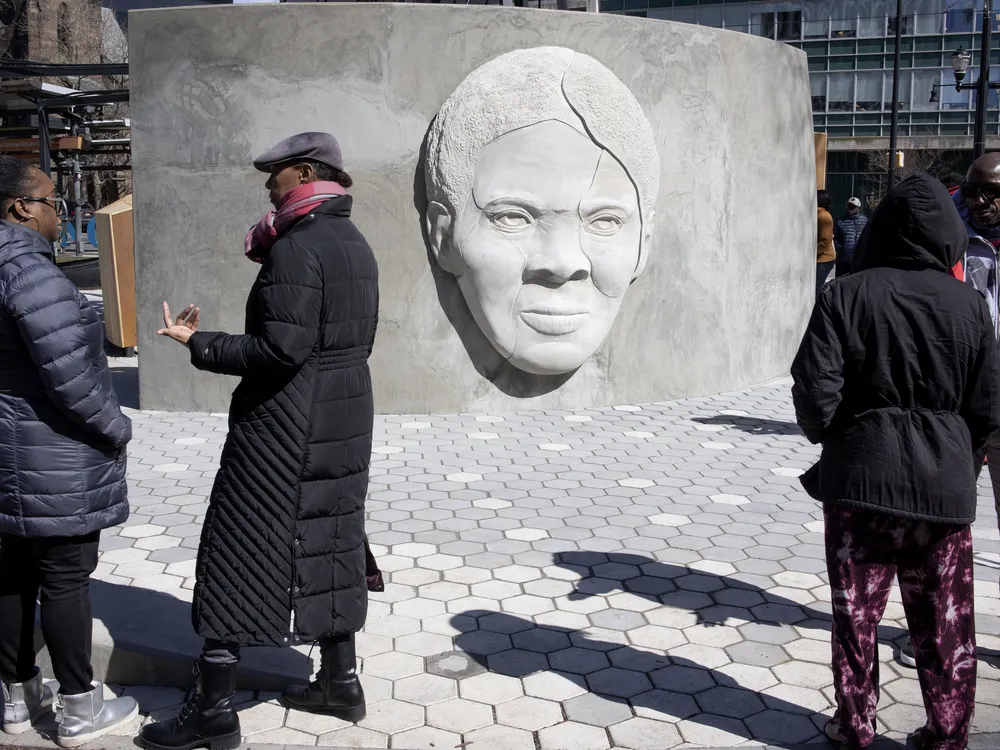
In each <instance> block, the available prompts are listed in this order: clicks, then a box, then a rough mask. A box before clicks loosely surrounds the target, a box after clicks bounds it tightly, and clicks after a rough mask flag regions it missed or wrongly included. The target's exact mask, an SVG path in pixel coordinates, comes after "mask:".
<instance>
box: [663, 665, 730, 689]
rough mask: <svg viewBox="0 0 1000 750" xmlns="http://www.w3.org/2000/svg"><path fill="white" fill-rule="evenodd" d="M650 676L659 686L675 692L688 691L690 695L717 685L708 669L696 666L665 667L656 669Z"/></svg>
mask: <svg viewBox="0 0 1000 750" xmlns="http://www.w3.org/2000/svg"><path fill="white" fill-rule="evenodd" d="M649 677H650V679H651V680H652V681H653V684H654V685H655V686H656V687H658V688H662V689H664V690H670V691H673V692H675V693H687V694H688V695H695V694H697V693H700V692H702V691H704V690H709V689H711V688H712V687H713V686H714V685H715V681H714V680H713V679H712V675H711V673H710V672H709V671H708V670H705V669H696V668H694V667H679V666H669V667H664V668H663V669H658V670H656V671H655V672H653V673H652V674H651V675H650V676H649Z"/></svg>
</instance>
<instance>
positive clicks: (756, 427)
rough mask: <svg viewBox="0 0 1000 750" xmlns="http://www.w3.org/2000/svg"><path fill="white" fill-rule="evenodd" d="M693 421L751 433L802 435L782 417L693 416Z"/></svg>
mask: <svg viewBox="0 0 1000 750" xmlns="http://www.w3.org/2000/svg"><path fill="white" fill-rule="evenodd" d="M691 421H692V422H698V423H699V424H706V425H724V426H726V427H731V428H733V429H734V430H739V431H740V432H746V433H748V434H750V435H801V434H802V430H800V429H799V426H798V425H797V424H795V423H794V422H784V421H782V420H780V419H762V418H760V417H735V416H726V415H721V416H715V417H692V418H691Z"/></svg>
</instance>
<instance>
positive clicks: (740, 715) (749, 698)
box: [695, 687, 764, 719]
mask: <svg viewBox="0 0 1000 750" xmlns="http://www.w3.org/2000/svg"><path fill="white" fill-rule="evenodd" d="M695 700H696V701H698V705H699V706H701V708H702V710H703V711H705V712H707V713H711V714H715V715H717V716H728V717H730V718H733V719H745V718H746V717H747V716H753V715H754V714H756V713H759V712H761V711H763V710H764V704H763V703H762V702H761V700H760V698H758V697H757V696H756V694H754V693H753V692H751V691H750V690H744V689H741V688H731V687H716V688H712V689H711V690H706V691H704V692H702V693H699V694H698V695H697V696H696V697H695Z"/></svg>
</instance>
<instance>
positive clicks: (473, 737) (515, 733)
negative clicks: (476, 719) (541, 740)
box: [465, 724, 535, 750]
mask: <svg viewBox="0 0 1000 750" xmlns="http://www.w3.org/2000/svg"><path fill="white" fill-rule="evenodd" d="M465 743H466V745H467V746H469V747H479V748H488V750H535V740H534V738H533V737H532V736H531V732H528V731H526V730H524V729H516V728H515V727H504V726H500V725H498V724H494V725H493V726H491V727H486V728H484V729H477V730H476V731H474V732H469V733H467V734H466V735H465Z"/></svg>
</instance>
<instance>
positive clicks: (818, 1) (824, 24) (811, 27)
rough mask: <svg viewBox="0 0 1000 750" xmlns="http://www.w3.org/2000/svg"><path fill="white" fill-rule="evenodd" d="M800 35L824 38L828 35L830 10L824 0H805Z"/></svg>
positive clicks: (809, 37) (808, 37)
mask: <svg viewBox="0 0 1000 750" xmlns="http://www.w3.org/2000/svg"><path fill="white" fill-rule="evenodd" d="M802 35H803V36H804V37H805V38H806V39H826V38H827V37H828V36H829V35H830V10H829V6H828V5H827V2H826V0H805V5H803V6H802Z"/></svg>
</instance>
